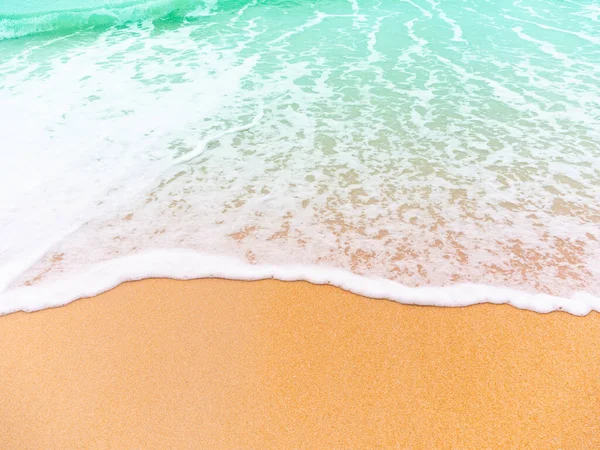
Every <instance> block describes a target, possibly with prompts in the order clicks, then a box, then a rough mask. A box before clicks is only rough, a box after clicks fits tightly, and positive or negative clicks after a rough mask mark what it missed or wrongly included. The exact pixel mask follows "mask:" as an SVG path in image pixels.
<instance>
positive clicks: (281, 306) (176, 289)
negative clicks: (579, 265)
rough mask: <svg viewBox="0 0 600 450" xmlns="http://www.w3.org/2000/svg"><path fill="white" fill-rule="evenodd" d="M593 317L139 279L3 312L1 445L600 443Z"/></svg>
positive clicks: (292, 286) (286, 286) (281, 287)
mask: <svg viewBox="0 0 600 450" xmlns="http://www.w3.org/2000/svg"><path fill="white" fill-rule="evenodd" d="M599 336H600V315H599V314H598V313H596V312H592V313H590V314H589V315H587V316H585V317H576V316H573V315H570V314H567V313H562V312H553V313H550V314H538V313H535V312H531V311H526V310H520V309H516V308H513V307H510V306H508V305H489V304H479V305H475V306H470V307H464V308H438V307H427V306H425V307H423V306H409V305H403V304H399V303H396V302H393V301H379V300H373V299H368V298H365V297H361V296H359V295H356V294H352V293H350V292H347V291H344V290H342V289H339V288H336V287H332V286H315V285H312V284H310V283H307V282H283V281H274V280H265V281H252V282H247V281H231V280H221V279H200V280H190V281H176V280H168V279H149V280H143V281H137V282H128V283H124V284H121V285H119V286H118V287H116V288H115V289H112V290H110V291H108V292H106V293H104V294H101V295H99V296H97V297H95V298H88V299H82V300H78V301H75V302H73V303H71V304H69V305H66V306H64V307H60V308H53V309H45V310H41V311H38V312H35V313H23V312H19V313H14V314H10V315H7V316H3V317H0V342H2V343H3V344H4V351H3V354H2V355H1V356H0V378H1V379H2V380H4V382H3V385H2V392H1V394H2V398H3V402H2V403H1V404H0V423H3V424H4V425H5V426H4V427H2V429H1V430H0V447H2V448H6V449H13V448H15V449H16V448H63V449H70V448H106V447H118V448H123V447H125V448H132V447H138V448H139V447H142V448H166V447H169V448H189V447H190V446H191V447H194V448H217V449H218V448H232V447H242V448H294V447H302V448H323V447H329V448H378V447H379V448H381V447H383V448H407V447H408V448H484V447H492V448H516V447H518V448H557V449H558V448H596V447H600V424H599V423H598V421H597V417H598V416H600V379H598V376H597V374H598V373H600V339H598V337H599Z"/></svg>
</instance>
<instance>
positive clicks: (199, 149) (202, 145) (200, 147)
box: [173, 104, 265, 165]
mask: <svg viewBox="0 0 600 450" xmlns="http://www.w3.org/2000/svg"><path fill="white" fill-rule="evenodd" d="M264 108H265V107H264V105H262V104H261V107H260V109H259V112H258V114H257V115H256V116H255V117H254V119H252V121H251V122H250V123H247V124H245V125H239V126H237V127H233V128H228V129H227V130H223V131H221V132H220V133H217V134H215V135H213V136H209V137H207V138H206V139H203V140H202V141H200V142H199V143H198V144H197V145H196V148H195V149H194V150H192V151H191V152H188V153H185V154H184V155H182V156H181V157H179V158H177V159H176V160H175V162H174V164H173V165H181V164H185V163H188V162H190V161H191V160H193V159H196V158H197V157H199V156H200V155H202V154H203V153H204V151H205V150H206V147H207V146H208V144H210V143H211V142H216V141H218V140H220V139H222V138H224V137H225V136H227V135H230V134H237V133H241V132H242V131H248V130H249V129H251V128H254V127H255V126H257V125H258V124H259V123H260V121H261V120H262V119H263V117H264V116H265V109H264Z"/></svg>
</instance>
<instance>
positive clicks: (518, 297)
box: [0, 249, 600, 316]
mask: <svg viewBox="0 0 600 450" xmlns="http://www.w3.org/2000/svg"><path fill="white" fill-rule="evenodd" d="M59 262H60V259H58V260H56V261H55V263H59ZM155 278H169V279H173V280H194V279H226V280H240V281H257V280H268V279H275V280H280V281H307V282H310V283H312V284H314V285H332V286H337V287H339V288H342V289H344V290H346V291H350V292H353V293H355V294H358V295H362V296H365V297H369V298H377V299H388V300H392V301H396V302H399V303H402V304H408V305H427V306H448V307H461V306H470V305H474V304H480V303H491V304H505V303H506V304H510V305H512V306H515V307H517V308H519V309H525V310H531V311H536V312H540V313H548V312H551V311H559V310H560V311H565V312H568V313H571V314H574V315H577V316H585V315H587V314H589V313H590V312H591V311H599V312H600V297H598V296H595V295H594V294H591V293H585V292H575V293H573V294H572V295H571V297H560V296H555V295H550V294H544V293H535V292H527V291H524V290H517V289H514V288H509V287H500V286H493V285H486V284H474V283H457V284H453V285H449V286H438V287H433V286H422V287H411V286H406V285H403V284H400V283H398V282H395V281H392V280H387V279H383V278H370V277H366V276H361V275H356V274H354V273H352V272H349V271H347V270H344V269H338V268H332V267H321V266H317V265H256V264H251V263H248V262H246V261H243V260H240V259H237V258H233V257H229V256H219V255H211V254H205V253H200V252H196V251H192V250H184V249H169V250H166V249H163V250H152V251H146V252H140V253H136V254H132V255H128V256H124V257H120V258H115V259H111V260H107V261H104V262H101V263H97V264H95V265H93V266H91V267H89V268H88V269H86V270H85V271H82V272H79V273H76V274H72V275H69V276H63V277H61V278H60V279H58V280H55V281H53V282H46V281H44V280H43V277H42V278H35V279H34V280H35V283H33V284H32V285H30V286H28V285H25V286H21V287H18V288H15V289H13V290H9V291H6V292H3V293H0V316H1V315H5V314H10V313H13V312H16V311H37V310H41V309H44V308H49V307H55V306H62V305H65V304H68V303H70V302H72V301H75V300H77V299H81V298H86V297H93V296H96V295H99V294H102V293H104V292H106V291H108V290H110V289H112V288H114V287H116V286H118V285H119V284H121V283H124V282H130V281H139V280H145V279H155ZM26 284H27V283H26Z"/></svg>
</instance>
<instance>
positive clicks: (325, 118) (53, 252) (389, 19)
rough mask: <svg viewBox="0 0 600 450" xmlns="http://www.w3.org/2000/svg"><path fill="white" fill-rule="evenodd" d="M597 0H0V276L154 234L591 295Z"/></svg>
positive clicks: (318, 260)
mask: <svg viewBox="0 0 600 450" xmlns="http://www.w3.org/2000/svg"><path fill="white" fill-rule="evenodd" d="M599 86H600V6H598V3H597V2H592V1H579V2H574V1H559V0H548V1H535V0H534V1H514V2H511V1H503V0H489V1H457V0H447V1H437V2H436V1H433V0H431V1H426V0H414V1H413V0H406V1H399V0H394V1H392V0H381V1H370V0H369V1H365V0H362V1H360V0H345V1H341V0H320V1H283V0H281V1H274V0H263V1H258V0H254V1H248V0H215V1H212V2H211V1H207V2H202V1H192V0H187V1H186V0H181V1H167V0H156V1H135V0H133V1H98V0H92V1H75V0H62V1H35V0H30V1H25V2H23V1H16V0H9V1H8V2H6V0H5V1H4V2H2V4H1V5H0V123H1V124H2V126H1V127H0V142H2V148H3V149H2V164H1V166H2V167H1V168H0V183H1V185H2V189H1V190H0V202H1V203H0V206H1V207H2V208H1V209H0V211H1V212H0V234H1V235H2V236H6V237H8V238H5V239H3V241H2V242H0V266H1V269H0V288H2V287H3V288H4V289H7V290H10V289H12V288H14V287H17V286H21V285H24V284H27V283H30V284H31V283H33V284H35V283H40V282H50V281H52V280H56V279H59V278H61V277H66V276H68V274H72V273H76V272H78V271H80V270H82V269H83V268H90V267H93V266H94V264H97V263H99V262H102V261H108V260H110V259H112V258H115V257H120V256H123V255H128V254H133V253H139V252H143V251H145V250H152V249H174V248H178V249H181V248H182V249H188V250H196V251H201V252H204V253H209V254H223V255H230V256H235V257H238V258H242V259H245V260H247V261H249V262H251V263H255V264H274V265H280V264H303V265H317V266H318V267H323V268H326V267H336V268H342V269H347V270H350V271H352V272H354V273H357V274H360V275H367V276H377V277H384V278H387V279H391V280H395V281H398V282H401V283H403V284H405V285H409V286H430V285H433V286H448V285H452V284H455V283H462V282H474V283H479V284H484V285H494V286H508V287H511V288H517V289H520V290H523V291H528V292H546V293H551V294H555V295H561V296H572V295H574V293H576V292H579V291H583V292H587V293H591V294H595V295H598V294H600V266H599V265H598V264H597V263H596V261H597V260H598V258H599V257H600V88H599Z"/></svg>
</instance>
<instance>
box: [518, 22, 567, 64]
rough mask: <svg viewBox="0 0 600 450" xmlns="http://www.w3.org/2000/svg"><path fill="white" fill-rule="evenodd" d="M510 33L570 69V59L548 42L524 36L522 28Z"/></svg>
mask: <svg viewBox="0 0 600 450" xmlns="http://www.w3.org/2000/svg"><path fill="white" fill-rule="evenodd" d="M512 31H513V32H514V33H516V35H517V36H519V38H520V39H522V40H524V41H527V42H531V43H532V44H535V45H537V46H538V48H539V49H540V50H541V51H542V52H544V53H546V54H547V55H550V56H552V57H553V58H555V59H558V60H560V61H562V62H563V63H564V64H565V65H566V66H567V67H571V66H572V65H573V61H572V60H571V58H569V57H568V56H567V55H565V54H564V53H561V52H559V51H558V50H556V46H555V45H554V44H552V43H550V42H546V41H541V40H539V39H535V38H533V37H531V36H529V35H528V34H525V33H524V32H523V28H522V27H515V28H513V29H512Z"/></svg>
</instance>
